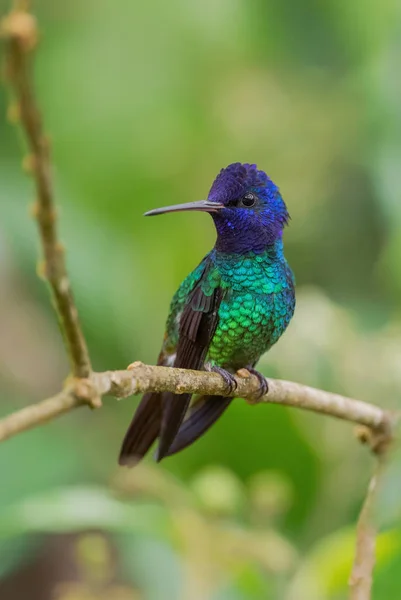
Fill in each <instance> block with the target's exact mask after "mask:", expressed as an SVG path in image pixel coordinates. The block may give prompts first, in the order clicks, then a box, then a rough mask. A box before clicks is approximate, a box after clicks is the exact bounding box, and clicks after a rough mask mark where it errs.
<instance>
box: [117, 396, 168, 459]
mask: <svg viewBox="0 0 401 600" xmlns="http://www.w3.org/2000/svg"><path fill="white" fill-rule="evenodd" d="M162 396H163V394H160V393H159V394H157V393H151V392H149V393H148V394H145V395H144V396H143V397H142V400H141V401H140V403H139V406H138V408H137V410H136V412H135V415H134V418H133V419H132V421H131V424H130V426H129V428H128V430H127V433H126V434H125V437H124V440H123V443H122V446H121V451H120V456H119V459H118V462H119V464H120V465H127V466H133V465H135V464H136V463H138V462H139V461H140V460H141V459H142V458H143V457H144V456H145V454H146V453H147V451H148V450H149V448H150V447H151V445H152V444H153V442H154V441H155V440H156V438H157V436H158V435H159V432H160V426H161V422H162V403H163V398H162Z"/></svg>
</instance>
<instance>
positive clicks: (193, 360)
mask: <svg viewBox="0 0 401 600" xmlns="http://www.w3.org/2000/svg"><path fill="white" fill-rule="evenodd" d="M219 283H220V281H219V276H218V273H217V272H216V271H215V267H214V265H213V262H212V261H211V260H208V261H207V263H206V265H205V269H204V271H203V273H202V276H201V278H200V279H199V281H198V282H197V283H196V285H195V286H194V288H193V290H192V292H191V293H190V295H189V297H188V298H187V302H186V304H185V307H184V309H183V311H182V314H181V315H180V319H179V332H178V343H177V352H176V357H175V360H174V367H178V368H183V369H195V370H199V369H201V368H202V367H203V365H204V362H205V358H206V354H207V352H208V349H209V346H210V342H211V340H212V338H213V335H214V333H215V331H216V327H217V322H218V310H219V306H220V303H221V301H222V299H223V297H224V294H225V290H224V289H222V288H221V287H220V285H219ZM190 400H191V394H171V395H170V396H168V397H167V396H166V397H165V398H163V418H162V425H161V430H160V443H159V448H158V453H157V459H158V460H161V459H162V458H163V457H164V456H166V455H167V453H168V450H169V448H170V446H171V444H172V442H173V440H174V438H175V436H176V434H177V432H178V430H179V428H180V425H181V424H182V422H183V420H184V416H185V413H186V411H187V409H188V406H189V403H190Z"/></svg>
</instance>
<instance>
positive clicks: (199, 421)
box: [166, 396, 233, 456]
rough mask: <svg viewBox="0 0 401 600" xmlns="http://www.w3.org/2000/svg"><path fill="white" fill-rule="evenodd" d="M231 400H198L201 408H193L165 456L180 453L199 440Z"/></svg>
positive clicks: (210, 397) (204, 398)
mask: <svg viewBox="0 0 401 600" xmlns="http://www.w3.org/2000/svg"><path fill="white" fill-rule="evenodd" d="M202 400H204V402H202ZM232 400H233V398H225V397H224V396H202V398H200V399H199V404H201V402H202V404H201V406H200V407H198V406H195V407H194V411H193V412H192V414H191V415H190V416H189V417H188V419H187V420H186V421H185V422H184V423H183V425H182V426H181V428H180V430H179V431H178V434H177V435H176V437H175V439H174V441H173V443H172V444H171V446H170V448H169V449H168V452H167V454H166V456H171V455H172V454H175V453H176V452H180V450H183V449H184V448H186V447H187V446H190V445H191V444H192V443H193V442H195V441H196V440H197V439H198V438H200V436H201V435H203V434H204V433H205V432H206V431H207V430H208V429H209V428H210V427H211V426H212V425H213V423H215V422H216V421H217V419H218V418H219V417H221V415H222V414H223V412H224V411H225V410H226V408H228V406H229V405H230V403H231V401H232ZM197 404H198V403H197Z"/></svg>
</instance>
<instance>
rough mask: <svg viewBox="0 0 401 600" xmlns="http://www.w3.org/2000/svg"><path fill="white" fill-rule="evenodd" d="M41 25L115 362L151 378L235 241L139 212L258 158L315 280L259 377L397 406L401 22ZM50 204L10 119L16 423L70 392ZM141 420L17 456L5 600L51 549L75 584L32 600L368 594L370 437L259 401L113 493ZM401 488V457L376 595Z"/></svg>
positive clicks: (277, 9) (5, 168) (3, 571)
mask: <svg viewBox="0 0 401 600" xmlns="http://www.w3.org/2000/svg"><path fill="white" fill-rule="evenodd" d="M8 6H9V2H8V0H0V12H1V14H4V12H5V11H6V10H7V8H8ZM37 11H38V12H37V15H38V18H39V22H40V27H41V31H42V40H41V46H40V49H39V52H38V56H37V62H36V68H35V75H36V79H37V88H38V94H39V96H40V101H41V105H42V107H43V112H44V114H45V121H46V127H47V130H48V131H49V133H50V136H51V139H52V145H53V154H54V175H55V182H56V190H57V200H58V205H59V209H60V218H61V221H60V228H61V235H62V239H63V241H64V243H65V245H66V247H67V250H68V253H67V258H68V266H69V270H70V274H71V279H72V283H73V287H74V291H75V296H76V300H77V303H78V305H79V310H80V313H81V316H82V321H83V324H84V329H85V334H86V335H87V338H88V342H89V346H90V350H91V354H92V357H93V362H94V366H95V368H96V369H98V370H101V369H104V368H121V367H124V366H125V365H127V364H128V363H130V362H132V361H133V360H137V359H141V360H143V361H145V362H146V361H148V362H154V360H155V357H156V356H157V353H158V350H159V346H160V343H161V338H162V333H163V327H164V320H165V317H166V313H167V309H168V304H169V301H170V298H171V296H172V294H173V293H174V291H175V288H176V287H177V285H178V283H179V282H180V280H181V279H182V278H183V277H184V276H185V275H186V273H187V272H188V271H189V270H190V269H192V268H193V267H194V266H195V265H196V264H197V263H198V262H199V260H200V259H201V258H202V256H203V255H204V254H205V253H206V252H207V251H208V250H209V248H210V247H211V245H212V244H213V239H214V231H213V227H212V224H211V222H210V219H208V217H207V216H202V215H194V214H187V215H185V214H182V215H175V216H171V217H170V216H166V217H164V218H160V219H156V220H152V221H147V220H144V219H142V218H141V215H142V213H143V212H144V211H145V210H147V209H150V208H153V207H156V206H159V205H164V204H172V203H174V202H184V201H189V200H191V199H199V198H202V197H205V195H206V194H207V191H208V189H209V187H210V185H211V182H212V180H213V177H214V176H215V174H216V173H217V171H218V170H219V169H220V168H221V167H223V166H225V165H227V164H228V163H230V162H233V161H244V162H249V161H251V162H257V163H258V164H259V166H260V167H262V168H264V169H266V170H267V172H268V173H269V175H271V176H272V178H273V179H274V180H275V181H277V183H278V184H279V185H280V188H281V190H282V193H283V196H284V198H285V199H286V201H287V204H288V207H289V210H290V213H291V216H292V221H291V226H290V228H289V229H288V232H286V235H285V244H286V254H287V257H288V259H289V261H290V263H291V265H292V266H293V268H294V271H295V273H296V278H297V283H298V288H297V310H296V314H295V317H294V320H293V322H292V324H291V326H290V328H289V330H288V332H287V333H286V334H285V336H284V337H283V339H282V340H281V341H280V343H279V344H278V345H277V347H275V348H274V349H273V350H272V351H271V352H270V353H269V354H268V355H267V356H266V357H264V358H263V360H262V362H261V369H262V370H263V371H264V372H265V373H266V374H267V375H269V374H270V375H272V376H278V377H283V378H286V379H294V380H297V381H301V382H303V383H306V384H310V385H315V386H318V387H323V388H326V389H330V390H335V391H338V392H342V393H345V394H348V395H350V396H354V397H359V398H363V399H365V400H369V401H372V402H376V403H380V404H381V405H383V406H387V407H389V408H392V409H394V408H397V407H399V400H398V398H399V391H400V387H401V322H400V311H399V306H400V303H401V270H400V268H399V264H400V261H401V236H400V231H401V209H400V206H401V204H400V202H399V189H400V185H401V181H400V172H401V171H400V169H399V163H400V159H401V156H400V155H401V128H400V111H399V106H400V100H401V98H400V95H401V90H400V86H399V79H398V78H397V76H396V73H397V65H398V62H397V61H398V57H399V49H400V39H401V37H400V29H401V5H400V4H399V3H396V2H394V1H393V0H384V1H383V2H381V3H366V2H362V0H352V1H351V2H348V3H339V2H335V0H326V2H324V3H319V2H316V1H315V0H305V1H304V2H302V3H299V2H297V1H296V0H291V1H290V2H285V3H283V2H279V1H278V0H263V1H262V0H256V1H255V2H246V0H233V1H232V2H227V1H226V0H206V1H205V2H202V3H199V2H182V1H181V0H172V1H171V2H169V3H164V2H162V1H161V0H156V2H153V3H132V2H129V1H128V0H122V1H121V2H119V3H115V2H112V0H102V1H98V0H96V1H95V0H88V1H87V2H79V1H78V0H70V1H69V2H64V3H59V2H52V1H51V0H42V1H41V2H38V3H37ZM6 110H7V97H6V94H5V93H3V92H2V93H1V94H0V112H1V114H3V115H5V114H6ZM32 200H33V191H32V185H31V182H30V181H29V180H28V179H26V178H25V177H24V175H23V173H22V170H21V145H20V139H19V138H18V136H16V133H15V129H14V128H13V127H11V126H10V124H8V123H6V121H5V120H0V206H1V223H0V332H1V335H0V414H7V413H8V412H10V411H12V410H14V409H17V408H19V407H21V406H24V405H26V404H29V403H30V402H33V401H35V400H37V399H40V398H43V397H45V396H46V395H48V394H51V393H53V392H55V391H56V390H58V389H59V386H60V382H61V381H62V380H63V378H64V377H65V376H66V374H67V363H66V358H65V355H64V351H63V348H62V343H61V340H60V339H59V336H58V331H57V323H56V319H55V317H54V315H53V313H52V309H51V306H50V303H49V301H48V297H47V290H46V289H45V288H44V286H43V283H42V282H41V281H39V280H38V279H37V278H36V274H35V269H36V260H37V255H36V252H35V249H37V247H38V240H37V236H36V231H35V227H34V224H33V223H32V221H31V220H30V219H29V216H28V205H29V202H30V201H32ZM135 404H136V400H131V399H130V400H125V401H123V402H121V403H119V404H116V403H115V402H114V401H110V402H105V406H104V408H103V409H102V410H101V411H98V412H96V413H90V412H89V411H85V410H81V411H77V412H76V413H75V414H71V415H67V416H65V417H63V419H61V420H60V421H58V422H54V423H52V424H51V425H49V426H47V427H43V428H40V429H38V430H36V431H32V432H29V433H25V434H24V435H21V436H18V437H16V438H14V439H12V440H10V441H9V442H7V443H6V444H4V445H3V444H2V445H1V447H0V471H1V473H2V485H1V487H0V558H1V560H0V578H1V579H0V596H1V598H2V600H15V599H16V598H19V597H22V595H20V596H16V595H15V594H16V592H15V591H13V590H16V589H17V587H16V586H18V585H25V586H28V583H27V582H28V581H29V579H28V577H27V571H26V569H29V568H30V567H29V565H35V564H39V563H37V561H39V560H41V558H40V557H41V556H47V555H46V553H45V554H44V555H43V552H45V550H46V548H53V546H52V545H51V544H52V543H55V544H56V547H57V548H58V550H57V551H54V552H51V554H52V555H53V556H52V560H54V561H58V563H57V564H59V563H64V562H65V561H67V558H68V564H69V565H70V566H69V569H70V570H69V571H68V573H64V572H63V573H61V574H60V576H58V575H57V573H58V572H59V571H58V570H57V569H55V570H54V573H55V574H54V575H52V577H54V578H55V579H54V581H53V579H52V578H51V577H50V574H49V573H50V572H52V573H53V571H49V570H48V571H46V572H47V573H48V575H47V576H45V575H43V572H40V571H38V573H39V574H38V575H37V577H36V579H35V585H33V584H32V585H31V587H30V588H23V589H24V596H26V594H27V593H28V592H29V597H30V598H32V599H34V598H36V597H38V598H40V599H41V600H43V599H47V598H49V599H50V598H57V599H58V600H73V599H74V600H92V598H110V600H113V599H115V600H125V599H127V600H136V599H137V598H149V599H150V600H158V599H159V598H160V599H161V598H163V600H165V599H167V600H168V598H171V599H174V600H176V599H177V598H183V599H185V600H197V599H202V600H206V599H208V598H211V599H213V600H228V599H229V600H258V599H263V600H266V599H267V600H299V599H300V598H308V600H342V599H344V598H346V583H347V576H348V572H349V567H350V562H351V560H352V547H353V546H352V545H353V535H354V524H355V520H356V516H357V512H358V509H359V507H360V504H361V501H362V498H363V495H364V492H365V489H366V485H367V482H368V479H369V474H370V470H371V466H372V461H371V459H370V458H369V457H368V456H367V452H366V449H364V448H361V447H359V446H358V445H357V443H356V441H355V439H354V438H353V435H352V431H351V429H350V427H349V425H346V424H344V423H339V422H335V421H333V420H330V419H325V418H322V417H320V416H317V415H310V414H298V413H296V411H290V410H286V409H283V408H282V407H277V406H258V407H254V408H251V407H249V406H247V405H246V404H245V403H243V402H241V401H240V400H238V402H235V403H234V406H232V408H230V410H229V411H228V412H227V415H225V417H224V418H223V419H222V420H221V422H220V423H218V424H217V425H216V426H215V427H214V428H213V430H212V431H211V432H210V433H209V434H208V435H207V436H205V438H204V439H202V440H200V441H199V442H198V443H197V444H195V445H194V446H193V448H190V449H188V450H187V451H186V452H184V453H182V455H178V456H177V457H174V458H172V459H169V460H167V461H165V463H163V464H162V466H154V467H149V468H148V467H146V466H145V467H144V468H143V469H139V470H134V471H132V472H130V473H129V474H122V475H119V479H117V480H114V479H113V478H114V475H115V471H116V456H117V453H118V448H119V443H120V440H121V437H122V435H123V433H124V430H125V427H126V426H127V423H128V422H129V420H130V418H131V414H132V412H133V409H134V405H135ZM400 477H401V459H400V458H399V456H398V455H397V453H396V454H395V455H394V460H393V461H392V464H391V466H390V467H389V471H388V474H387V477H386V479H385V481H384V484H383V488H382V491H381V497H380V503H379V512H380V515H379V517H380V520H381V522H382V523H383V533H382V535H381V538H380V539H379V552H378V567H377V577H376V580H375V588H374V594H375V595H374V598H375V600H388V599H389V598H397V597H399V595H400V590H401V570H400V565H401V539H400V531H399V519H400V508H401V501H400V495H399V481H400ZM110 481H113V483H112V484H110ZM63 536H70V537H67V538H65V537H63ZM60 548H61V549H60ZM43 560H44V559H43ZM46 560H48V559H46ZM35 561H36V562H35ZM46 564H48V563H46ZM52 564H53V563H52ZM32 568H34V567H32ZM37 568H38V569H39V567H37ZM99 572H101V573H102V577H99ZM40 573H41V575H40ZM56 575H57V576H56ZM57 577H58V578H57ZM46 578H47V579H48V580H49V581H50V580H51V582H52V583H51V584H50V583H49V585H48V586H47V587H46V586H45V583H46ZM35 586H37V587H38V589H39V591H38V592H37V596H34V589H36V588H35ZM18 589H20V588H18ZM45 589H46V590H47V591H45Z"/></svg>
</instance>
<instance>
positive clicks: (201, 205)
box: [145, 200, 224, 217]
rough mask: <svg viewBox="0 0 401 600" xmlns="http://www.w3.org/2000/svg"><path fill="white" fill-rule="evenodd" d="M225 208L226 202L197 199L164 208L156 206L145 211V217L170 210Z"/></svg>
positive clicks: (209, 211)
mask: <svg viewBox="0 0 401 600" xmlns="http://www.w3.org/2000/svg"><path fill="white" fill-rule="evenodd" d="M222 208H224V204H220V203H219V202H212V201H211V200H197V201H196V202H187V203H186V204H174V205H173V206H165V207H164V208H155V209H154V210H149V211H148V212H146V213H145V217H153V216H154V215H162V214H164V213H169V212H181V211H184V210H200V211H202V212H208V213H212V212H218V211H219V210H221V209H222Z"/></svg>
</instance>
